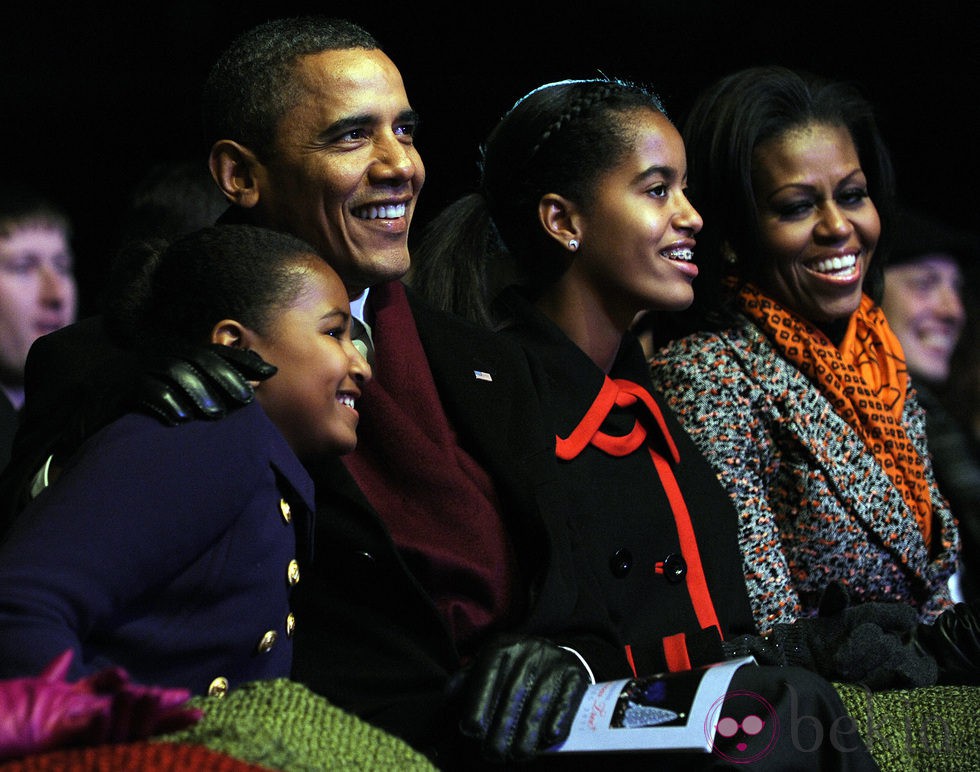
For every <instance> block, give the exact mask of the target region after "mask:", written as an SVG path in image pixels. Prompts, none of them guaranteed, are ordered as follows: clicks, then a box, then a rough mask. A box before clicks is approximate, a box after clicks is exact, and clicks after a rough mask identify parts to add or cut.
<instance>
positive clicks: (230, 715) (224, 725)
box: [155, 679, 980, 772]
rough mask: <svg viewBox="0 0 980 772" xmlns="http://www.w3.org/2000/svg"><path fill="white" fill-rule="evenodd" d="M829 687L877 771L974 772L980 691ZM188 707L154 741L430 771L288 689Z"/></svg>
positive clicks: (248, 691) (266, 759)
mask: <svg viewBox="0 0 980 772" xmlns="http://www.w3.org/2000/svg"><path fill="white" fill-rule="evenodd" d="M834 686H835V687H836V689H837V692H838V694H840V697H841V701H842V702H843V703H844V707H845V708H847V712H848V714H850V716H851V717H852V718H853V719H854V721H855V722H856V724H857V728H858V731H859V733H860V734H861V737H862V739H863V740H864V741H865V744H866V745H867V746H868V748H869V749H870V750H871V753H872V755H873V756H874V759H875V761H876V762H877V763H878V765H879V766H880V767H881V769H882V772H908V771H909V770H915V771H916V772H932V771H933V770H935V772H949V771H950V770H980V687H971V686H933V687H925V688H921V689H897V690H894V691H885V692H875V693H871V692H868V691H867V690H865V689H863V688H862V687H860V686H855V685H852V684H834ZM190 704H191V705H193V706H194V707H198V708H201V709H202V710H203V711H204V718H203V719H202V720H201V721H200V722H199V723H198V724H196V725H195V726H193V727H191V728H189V729H185V730H183V731H181V732H174V733H172V734H168V735H163V736H160V737H157V738H155V739H156V740H159V741H162V742H175V743H188V744H196V745H204V746H206V747H208V748H211V749H213V750H216V751H221V752H222V753H226V754H228V755H229V756H233V757H235V758H238V759H242V760H244V761H247V762H249V763H252V764H259V765H262V766H265V767H268V768H270V769H274V770H283V772H320V771H321V770H335V769H336V770H369V769H397V770H408V771H409V772H413V771H414V770H419V771H420V772H422V771H424V772H434V770H435V769H436V768H435V767H434V766H433V765H432V764H431V763H430V762H429V761H428V760H427V759H426V758H425V757H424V756H422V755H421V754H419V753H418V752H416V751H415V750H413V749H412V748H411V747H410V746H409V745H407V744H406V743H405V742H403V741H402V740H400V739H398V738H397V737H394V736H393V735H390V734H388V733H386V732H384V731H382V730H381V729H378V728H377V727H374V726H371V725H370V724H368V723H366V722H364V721H362V720H361V719H359V718H357V717H356V716H353V715H351V714H350V713H347V712H345V711H343V710H341V709H340V708H338V707H336V706H335V705H331V704H330V703H329V702H328V701H327V700H326V699H324V698H323V697H321V696H319V695H316V694H314V693H313V692H311V691H310V690H309V689H307V688H306V687H305V686H303V685H302V684H298V683H296V682H294V681H289V680H286V679H279V680H273V681H257V682H254V683H248V684H244V685H243V686H241V687H240V688H238V689H235V690H232V691H231V692H229V693H228V694H227V695H225V696H224V697H220V698H219V697H195V698H194V699H193V700H191V701H190ZM826 739H827V741H830V738H826Z"/></svg>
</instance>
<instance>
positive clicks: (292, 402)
mask: <svg viewBox="0 0 980 772" xmlns="http://www.w3.org/2000/svg"><path fill="white" fill-rule="evenodd" d="M295 270H299V271H303V272H304V274H305V276H304V279H303V290H302V291H301V292H300V293H299V294H298V295H297V296H296V297H294V298H292V299H291V300H290V302H289V304H288V305H287V306H286V307H285V308H283V309H281V310H280V311H278V312H277V313H276V314H275V315H274V316H273V318H272V320H271V321H270V322H269V324H268V327H267V329H266V330H265V332H264V334H261V335H260V334H258V333H257V332H255V331H247V332H246V335H245V338H244V341H245V343H246V345H247V346H248V347H249V348H251V349H252V350H253V351H255V352H256V353H257V354H258V355H259V356H261V357H262V358H263V359H264V360H265V361H267V362H269V363H270V364H273V365H275V366H276V367H277V368H278V372H277V373H276V374H275V375H273V376H272V377H271V378H269V379H268V380H266V381H263V382H262V383H260V384H259V385H258V386H257V387H256V391H255V393H256V397H257V399H258V400H259V403H260V404H261V405H262V408H263V409H264V410H265V412H266V413H267V414H268V415H269V418H271V419H272V421H273V423H275V424H276V426H277V427H278V428H279V430H280V431H281V432H282V434H283V436H284V437H285V438H286V441H287V442H288V443H289V444H290V446H291V447H292V449H293V451H294V452H295V453H296V455H297V456H299V457H300V458H301V459H305V458H310V457H314V456H318V455H322V454H325V453H346V452H349V451H351V450H353V449H354V447H355V446H356V444H357V422H358V418H359V416H358V413H357V410H356V408H355V406H354V405H355V402H356V400H357V399H358V397H360V395H361V389H360V387H361V385H362V384H363V383H364V381H366V380H368V379H370V377H371V368H370V366H369V365H368V363H367V362H366V361H365V360H364V358H363V357H362V356H361V354H360V353H359V352H358V350H357V349H356V348H355V347H354V345H353V343H352V342H351V336H350V306H349V305H348V301H347V291H346V289H345V288H344V285H343V284H342V283H341V281H340V278H339V277H338V276H337V274H336V272H335V271H334V270H333V269H332V268H330V267H329V266H328V265H327V264H326V263H325V262H324V261H323V260H322V259H320V258H319V257H317V256H316V255H312V254H311V255H309V256H308V259H306V260H304V261H303V262H302V263H301V264H300V265H299V266H297V267H296V268H295Z"/></svg>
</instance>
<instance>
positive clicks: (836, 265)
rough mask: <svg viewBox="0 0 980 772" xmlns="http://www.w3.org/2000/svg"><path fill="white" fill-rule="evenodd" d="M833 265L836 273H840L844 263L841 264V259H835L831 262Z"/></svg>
mask: <svg viewBox="0 0 980 772" xmlns="http://www.w3.org/2000/svg"><path fill="white" fill-rule="evenodd" d="M831 263H832V264H833V266H834V270H835V271H839V270H840V269H841V268H842V267H843V263H841V261H840V258H839V257H835V258H834V259H833V260H831Z"/></svg>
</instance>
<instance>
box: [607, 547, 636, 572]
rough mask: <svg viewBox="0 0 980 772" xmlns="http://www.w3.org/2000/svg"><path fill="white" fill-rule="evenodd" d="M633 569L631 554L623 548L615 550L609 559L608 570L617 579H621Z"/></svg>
mask: <svg viewBox="0 0 980 772" xmlns="http://www.w3.org/2000/svg"><path fill="white" fill-rule="evenodd" d="M632 568H633V553H632V552H630V551H629V550H628V549H626V548H625V547H623V549H618V550H616V551H615V552H614V553H613V555H612V557H611V558H609V570H610V571H612V575H613V576H615V577H616V578H617V579H622V578H623V577H624V576H626V574H628V573H629V572H630V569H632Z"/></svg>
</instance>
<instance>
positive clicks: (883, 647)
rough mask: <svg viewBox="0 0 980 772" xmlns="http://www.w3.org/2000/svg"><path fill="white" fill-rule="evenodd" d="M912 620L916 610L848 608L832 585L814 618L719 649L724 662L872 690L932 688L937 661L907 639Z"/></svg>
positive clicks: (904, 607)
mask: <svg viewBox="0 0 980 772" xmlns="http://www.w3.org/2000/svg"><path fill="white" fill-rule="evenodd" d="M916 619H917V615H916V612H915V609H913V608H912V607H911V606H909V605H907V604H904V603H859V604H856V605H851V604H850V603H849V601H847V598H846V593H845V591H844V590H843V589H842V588H841V587H840V586H839V585H831V586H830V587H829V588H828V590H827V591H826V592H825V593H824V596H823V598H822V600H821V604H820V610H819V614H818V616H817V617H816V618H807V619H798V620H796V621H795V622H793V623H792V624H778V625H776V626H775V627H774V628H773V631H772V633H771V634H770V635H768V636H765V637H760V636H743V637H742V638H737V639H734V640H732V641H725V642H724V643H723V644H722V645H723V647H724V649H725V654H726V656H729V657H735V656H745V655H747V654H751V655H753V656H754V657H755V658H756V660H757V661H758V662H759V663H760V664H763V665H777V666H783V665H796V666H799V667H804V668H806V669H807V670H812V671H814V672H815V673H819V674H820V675H822V676H823V677H824V678H827V679H828V680H832V681H843V682H845V683H862V684H864V685H866V686H867V687H868V688H869V689H872V690H879V689H889V688H900V687H910V686H931V685H932V684H935V683H936V678H937V673H938V669H937V666H936V660H935V659H934V658H933V657H932V656H930V654H929V653H928V652H927V651H926V650H924V649H923V648H922V647H921V646H916V645H914V644H913V643H912V642H911V641H910V640H909V639H910V636H911V635H912V634H913V632H914V631H915V630H916Z"/></svg>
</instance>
